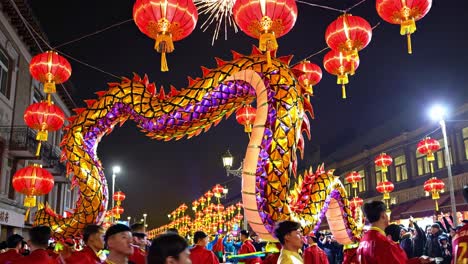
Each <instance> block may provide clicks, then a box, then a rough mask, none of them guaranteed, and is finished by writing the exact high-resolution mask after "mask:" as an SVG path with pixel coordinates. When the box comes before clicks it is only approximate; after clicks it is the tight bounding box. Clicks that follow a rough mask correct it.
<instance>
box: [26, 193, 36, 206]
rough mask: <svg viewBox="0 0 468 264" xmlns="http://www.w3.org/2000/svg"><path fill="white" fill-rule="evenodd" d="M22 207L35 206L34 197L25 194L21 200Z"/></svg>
mask: <svg viewBox="0 0 468 264" xmlns="http://www.w3.org/2000/svg"><path fill="white" fill-rule="evenodd" d="M23 205H24V207H35V206H36V197H35V196H29V195H27V196H26V197H24V202H23Z"/></svg>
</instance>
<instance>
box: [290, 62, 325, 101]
mask: <svg viewBox="0 0 468 264" xmlns="http://www.w3.org/2000/svg"><path fill="white" fill-rule="evenodd" d="M293 69H295V70H299V71H301V72H302V73H301V74H299V76H298V75H296V77H297V79H298V80H299V82H300V84H301V86H302V92H303V93H304V94H309V95H314V88H313V86H314V85H316V84H318V83H319V82H320V80H322V69H321V68H320V66H318V65H317V64H314V63H311V62H309V61H307V60H305V61H301V62H300V63H299V64H297V65H296V66H294V67H293Z"/></svg>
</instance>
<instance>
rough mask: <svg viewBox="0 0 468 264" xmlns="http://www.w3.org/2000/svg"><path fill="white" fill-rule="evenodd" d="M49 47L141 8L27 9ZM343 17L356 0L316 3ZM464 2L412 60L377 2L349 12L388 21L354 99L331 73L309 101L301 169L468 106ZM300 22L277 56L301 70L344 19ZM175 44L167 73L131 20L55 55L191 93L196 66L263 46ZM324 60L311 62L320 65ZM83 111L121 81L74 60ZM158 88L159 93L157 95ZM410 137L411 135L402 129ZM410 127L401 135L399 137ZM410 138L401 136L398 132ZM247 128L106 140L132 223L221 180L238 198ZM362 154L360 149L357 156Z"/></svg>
mask: <svg viewBox="0 0 468 264" xmlns="http://www.w3.org/2000/svg"><path fill="white" fill-rule="evenodd" d="M30 2H31V6H32V7H33V10H34V12H35V15H36V16H37V18H38V20H39V21H40V23H41V25H42V28H43V30H44V31H45V32H46V34H47V36H48V38H49V40H50V42H51V45H52V46H55V45H59V44H61V43H64V42H67V41H69V40H72V39H75V38H78V37H80V36H83V35H85V34H88V33H91V32H94V31H96V30H99V29H102V28H104V27H107V26H109V25H112V24H114V23H117V22H121V21H124V20H126V19H130V18H131V17H132V8H133V3H134V1H124V0H118V1H115V0H113V1H110V0H99V1H55V0H54V1H38V0H36V1H30ZM309 2H311V3H316V4H324V5H329V6H332V7H335V8H339V9H345V8H347V7H349V6H352V5H353V4H354V3H357V2H359V1H358V0H353V1H344V0H328V1H326V0H314V1H313V0H309ZM467 8H468V1H460V0H458V1H454V0H443V1H442V0H439V1H434V3H433V6H432V9H431V11H430V12H429V14H428V15H427V16H426V17H425V18H423V19H422V20H420V21H419V22H417V26H418V31H417V32H416V33H415V34H414V35H413V54H412V55H408V54H407V52H406V38H405V37H403V36H400V35H399V26H396V25H390V24H387V23H386V22H383V21H382V20H381V19H380V18H379V16H378V15H377V12H376V10H375V1H373V0H368V1H367V2H365V3H363V4H362V5H360V6H358V7H357V8H355V9H354V10H352V12H351V13H352V14H354V15H359V16H362V17H364V18H366V19H367V20H368V21H369V22H370V24H371V25H376V24H377V23H379V22H381V24H380V26H379V27H377V28H376V29H375V30H374V32H373V38H372V42H371V43H370V45H369V46H368V47H367V48H366V49H365V50H363V51H362V52H360V59H361V64H360V66H359V69H358V70H357V72H356V75H355V76H353V77H351V78H350V84H349V85H347V92H348V99H346V100H342V99H341V87H339V86H338V85H336V77H335V76H332V75H329V74H327V73H325V70H323V71H324V76H323V79H322V81H321V82H320V83H319V84H318V85H317V86H316V87H315V92H316V96H315V97H314V98H313V99H312V100H311V101H312V104H313V107H314V110H315V112H316V119H315V120H314V121H312V122H311V132H312V140H311V141H309V142H306V147H305V151H306V155H305V156H306V157H305V160H304V161H301V162H300V165H299V167H304V166H309V165H311V164H310V163H311V157H312V155H313V154H314V153H313V151H316V150H317V149H319V148H320V152H321V157H322V158H325V157H327V155H329V154H330V153H333V151H334V150H337V149H339V148H340V146H343V145H345V144H347V143H350V142H351V141H352V140H353V139H355V138H356V137H358V136H359V135H363V134H365V133H366V131H368V130H370V129H372V128H374V127H376V126H379V125H382V124H383V123H385V122H386V121H388V120H394V119H399V118H407V119H411V120H415V122H412V125H422V124H424V123H426V122H429V121H428V119H427V117H426V115H425V114H426V109H427V107H428V106H429V105H430V104H432V103H433V102H442V103H444V104H447V105H449V106H451V107H452V108H456V107H458V106H460V105H461V104H463V103H465V102H467V98H468V92H467V89H466V88H465V86H466V84H467V83H468V74H467V73H466V70H467V69H468V67H467V66H466V62H467V61H468V52H467V47H468V29H467V26H468V23H467V21H466V18H465V17H464V16H465V15H466V10H467ZM298 10H299V15H298V20H297V22H296V25H295V27H294V28H293V29H292V30H291V32H290V33H289V34H287V35H286V36H284V37H282V38H280V39H279V45H280V49H279V51H278V54H279V55H288V54H294V56H295V57H294V59H293V63H295V62H297V61H299V60H301V59H303V58H304V57H306V56H308V55H310V54H313V53H315V52H316V51H319V50H321V49H322V48H324V47H325V46H326V44H325V40H324V33H325V29H326V27H327V25H328V24H329V23H331V22H332V21H333V20H334V19H336V17H337V16H338V15H339V13H337V12H334V11H329V10H324V9H320V8H316V7H310V6H306V5H304V4H298ZM203 19H204V17H202V16H200V17H199V23H198V26H197V28H196V29H195V31H194V32H193V33H192V34H191V35H190V36H189V37H187V38H186V39H184V40H182V41H179V42H176V43H175V48H176V49H175V52H174V53H172V54H169V55H168V63H169V68H170V71H169V72H168V73H161V72H160V71H159V67H160V55H159V54H158V53H156V52H155V51H154V49H153V45H154V41H153V40H152V39H149V38H148V37H146V35H144V34H143V33H141V32H140V31H139V30H138V28H137V27H136V25H135V24H134V23H133V22H128V23H126V24H123V25H121V26H119V27H117V28H114V29H111V30H109V31H106V32H104V33H101V34H98V35H96V36H93V37H90V38H87V39H84V40H82V41H79V42H76V43H73V44H70V45H67V46H64V47H62V48H60V49H59V51H63V52H65V53H67V54H70V55H72V56H73V57H75V58H78V59H80V60H82V61H85V62H87V63H89V64H91V65H94V66H96V67H98V68H101V69H103V70H105V71H107V72H111V73H113V74H115V75H117V76H129V77H130V76H131V75H132V72H136V73H139V74H141V75H143V74H144V73H147V74H148V76H149V78H150V80H151V81H154V82H156V84H157V85H158V87H159V86H160V85H164V87H165V89H166V91H168V88H169V85H170V84H173V85H174V86H176V87H177V88H181V87H184V86H186V84H187V76H192V77H198V76H201V70H200V67H199V66H202V65H204V66H206V67H208V68H214V67H215V60H214V58H213V57H220V58H223V59H225V60H228V59H230V58H231V53H230V50H231V49H232V50H236V51H238V52H240V53H244V54H246V53H248V52H250V50H251V45H252V44H256V43H257V40H255V39H252V38H249V37H247V36H246V35H245V34H244V33H242V32H239V33H237V34H235V35H234V32H233V31H231V32H230V34H229V37H228V40H227V41H225V40H224V39H220V40H218V41H217V42H216V43H215V46H214V47H212V46H211V31H210V32H202V31H201V30H200V29H199V26H200V25H201V23H200V22H201V21H202V20H203ZM324 55H325V53H322V54H320V55H318V56H315V57H313V58H311V59H310V60H311V61H312V62H314V63H317V64H319V65H322V59H323V56H324ZM70 62H71V64H72V67H73V74H72V77H71V82H72V83H73V85H74V86H75V90H74V91H73V96H74V98H75V101H76V102H77V104H79V105H81V106H84V103H83V101H82V100H83V99H89V98H95V97H96V96H95V95H94V92H96V91H99V90H104V89H106V83H107V82H115V81H118V80H117V79H115V78H113V77H111V76H108V75H106V74H103V73H100V72H98V71H96V70H93V69H90V68H88V67H85V66H83V65H81V64H78V63H76V62H74V61H71V60H70ZM158 89H159V88H158ZM406 128H407V129H410V127H406ZM402 129H404V128H402ZM401 132H403V131H401ZM247 142H248V141H247V136H246V134H245V133H244V132H243V128H242V127H241V126H240V125H239V124H237V123H236V121H235V118H234V116H232V117H231V118H230V119H229V120H226V121H223V122H221V123H220V124H219V126H218V127H215V128H212V129H211V130H210V131H209V132H208V133H205V134H202V135H200V136H198V137H196V138H192V139H190V140H186V139H183V140H180V141H174V142H158V141H153V140H149V139H147V138H146V137H145V136H144V135H143V134H142V133H140V132H139V131H138V130H137V129H136V126H135V124H134V123H133V122H132V121H128V122H127V123H126V124H125V125H124V126H123V127H122V128H116V129H115V130H114V132H113V133H112V134H111V135H110V136H107V137H105V138H103V140H102V142H101V144H100V145H99V148H98V154H99V157H100V158H101V160H102V162H103V164H104V166H105V168H106V172H107V173H106V175H107V178H108V179H109V180H110V179H111V167H112V166H113V165H116V164H118V165H120V166H121V167H122V173H121V174H119V175H118V178H117V188H116V189H121V190H122V191H124V192H125V193H126V194H127V200H125V201H124V208H125V213H124V215H123V216H124V218H126V217H127V216H128V215H130V216H132V218H133V217H135V216H138V217H139V218H142V214H143V213H148V215H149V216H148V222H149V225H150V228H151V227H155V226H159V225H162V224H165V223H166V222H167V213H168V212H170V211H172V210H173V209H174V208H175V207H176V206H178V205H179V204H181V203H182V202H188V203H190V202H191V201H193V200H194V199H196V198H198V197H199V196H201V195H202V194H203V193H204V192H205V191H207V190H208V189H209V188H211V187H212V186H213V185H214V184H216V183H223V182H226V181H229V180H231V182H230V183H229V184H228V187H229V188H230V195H236V194H237V195H238V194H239V193H240V180H239V179H232V178H228V177H227V176H226V175H225V172H224V169H223V166H222V163H221V159H220V156H221V155H222V154H223V153H224V152H225V151H226V149H227V148H229V149H230V151H231V153H232V154H233V155H234V156H235V158H237V159H236V160H235V164H234V167H237V166H238V165H239V160H240V159H242V156H243V154H244V153H245V149H246V145H247ZM358 151H360V149H357V150H356V152H358Z"/></svg>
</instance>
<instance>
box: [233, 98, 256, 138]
mask: <svg viewBox="0 0 468 264" xmlns="http://www.w3.org/2000/svg"><path fill="white" fill-rule="evenodd" d="M256 113H257V110H256V109H255V108H254V107H252V106H250V105H246V106H242V107H241V108H239V110H237V112H236V120H237V122H238V123H239V124H241V125H243V126H244V131H245V132H246V133H250V132H252V125H253V123H254V121H255V117H256V116H257V114H256Z"/></svg>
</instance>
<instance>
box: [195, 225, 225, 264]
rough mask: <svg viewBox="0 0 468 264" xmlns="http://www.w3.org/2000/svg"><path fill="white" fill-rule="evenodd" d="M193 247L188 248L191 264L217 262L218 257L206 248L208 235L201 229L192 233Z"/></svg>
mask: <svg viewBox="0 0 468 264" xmlns="http://www.w3.org/2000/svg"><path fill="white" fill-rule="evenodd" d="M193 242H194V243H195V245H194V247H193V248H192V249H191V250H190V259H191V260H192V264H218V263H219V262H218V258H217V257H216V256H215V254H214V253H213V252H212V251H210V250H208V249H206V245H207V244H208V235H207V234H205V232H203V231H197V232H195V234H193Z"/></svg>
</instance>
